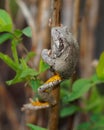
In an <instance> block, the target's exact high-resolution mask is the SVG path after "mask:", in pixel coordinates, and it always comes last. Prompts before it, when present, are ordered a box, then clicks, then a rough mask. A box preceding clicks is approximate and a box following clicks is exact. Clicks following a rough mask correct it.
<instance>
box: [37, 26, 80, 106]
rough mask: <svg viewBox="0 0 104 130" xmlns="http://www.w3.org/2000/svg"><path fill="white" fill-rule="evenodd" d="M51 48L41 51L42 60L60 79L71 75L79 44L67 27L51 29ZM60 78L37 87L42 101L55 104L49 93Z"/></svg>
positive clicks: (75, 62) (76, 59)
mask: <svg viewBox="0 0 104 130" xmlns="http://www.w3.org/2000/svg"><path fill="white" fill-rule="evenodd" d="M51 42H52V43H51V50H48V49H44V50H43V51H42V58H43V60H44V61H45V62H46V63H47V64H49V65H50V66H51V68H52V70H54V72H56V73H58V74H59V75H60V77H61V78H62V80H64V79H68V78H69V77H71V76H72V74H73V72H74V70H75V66H76V64H77V61H78V55H79V46H78V43H77V42H76V40H75V39H74V37H73V36H72V34H71V33H70V32H69V30H68V28H67V27H54V28H52V30H51ZM62 80H58V81H52V82H50V83H49V84H47V83H45V84H43V85H42V86H40V87H39V88H38V93H39V95H40V96H41V98H42V99H43V100H44V101H48V102H49V104H51V105H54V104H56V101H55V99H54V98H53V96H52V95H51V94H50V92H51V91H52V89H53V88H54V87H55V86H56V85H57V84H59V83H60V82H61V81H62Z"/></svg>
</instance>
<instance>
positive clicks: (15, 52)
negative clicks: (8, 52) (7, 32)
mask: <svg viewBox="0 0 104 130" xmlns="http://www.w3.org/2000/svg"><path fill="white" fill-rule="evenodd" d="M16 47H17V45H16V41H15V40H12V45H11V49H12V55H13V59H14V62H15V64H17V65H19V59H18V54H17V48H16Z"/></svg>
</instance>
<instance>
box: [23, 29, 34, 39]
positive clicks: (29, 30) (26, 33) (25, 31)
mask: <svg viewBox="0 0 104 130" xmlns="http://www.w3.org/2000/svg"><path fill="white" fill-rule="evenodd" d="M22 33H23V34H24V35H26V36H27V37H32V32H31V28H30V27H26V28H24V29H23V30H22Z"/></svg>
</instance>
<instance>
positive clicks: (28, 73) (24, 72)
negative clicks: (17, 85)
mask: <svg viewBox="0 0 104 130" xmlns="http://www.w3.org/2000/svg"><path fill="white" fill-rule="evenodd" d="M38 74H39V73H38V72H37V71H35V70H34V69H31V68H27V69H23V70H21V74H20V78H28V77H32V76H37V75H38Z"/></svg>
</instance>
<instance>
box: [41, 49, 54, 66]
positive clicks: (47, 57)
mask: <svg viewBox="0 0 104 130" xmlns="http://www.w3.org/2000/svg"><path fill="white" fill-rule="evenodd" d="M41 56H42V59H43V60H44V61H45V62H46V63H47V64H48V65H50V66H54V63H55V59H53V58H52V57H51V50H48V49H43V51H42V53H41Z"/></svg>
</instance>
